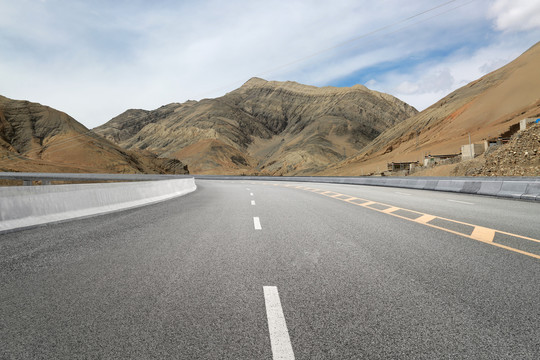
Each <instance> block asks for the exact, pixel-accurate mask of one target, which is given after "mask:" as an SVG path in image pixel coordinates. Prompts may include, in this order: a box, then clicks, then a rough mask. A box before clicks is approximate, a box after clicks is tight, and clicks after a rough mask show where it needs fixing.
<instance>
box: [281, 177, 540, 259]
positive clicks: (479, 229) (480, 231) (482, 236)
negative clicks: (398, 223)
mask: <svg viewBox="0 0 540 360" xmlns="http://www.w3.org/2000/svg"><path fill="white" fill-rule="evenodd" d="M274 185H277V184H274ZM277 186H285V187H289V188H290V186H288V185H281V184H279V185H277ZM299 189H300V188H299ZM304 190H308V191H311V192H315V193H317V194H321V195H324V196H327V197H331V198H334V199H337V200H341V201H345V202H348V203H350V204H353V205H357V206H362V207H366V208H368V209H371V210H375V211H378V212H382V213H385V214H388V215H392V216H395V217H398V218H400V219H404V220H408V221H413V222H416V223H419V224H422V225H426V226H429V227H432V228H435V229H439V230H443V231H446V232H449V233H452V234H455V235H459V236H463V237H466V238H469V239H473V240H477V241H481V242H483V243H485V244H490V245H493V246H497V247H500V248H502V249H506V250H510V251H513V252H516V253H519V254H523V255H527V256H530V257H533V258H535V259H540V255H538V254H533V253H530V252H527V251H523V250H519V249H516V248H513V247H510V246H506V245H503V244H499V243H496V242H494V241H493V239H494V238H495V234H496V233H499V234H504V235H508V236H512V237H516V238H519V239H523V240H529V241H534V242H538V243H540V240H539V239H533V238H530V237H527V236H522V235H517V234H512V233H508V232H505V231H500V230H495V229H490V228H486V227H483V226H478V225H473V224H468V223H466V222H462V221H457V220H452V219H447V218H444V217H441V216H435V215H430V214H425V213H421V212H418V211H415V210H409V209H404V208H400V207H396V206H392V205H388V204H384V203H380V202H376V201H371V200H366V199H361V198H357V197H354V196H350V195H346V194H339V193H336V192H334V191H328V190H320V189H312V188H304ZM328 193H330V194H336V195H333V196H332V195H327V194H328ZM340 196H348V198H346V199H340V198H339V197H340ZM354 200H361V201H363V203H356V202H353V201H354ZM373 204H378V205H383V206H388V208H387V209H384V210H381V209H377V208H373V207H370V206H369V205H373ZM397 210H403V211H408V212H412V213H416V214H418V215H419V217H418V218H416V219H411V218H408V217H405V216H401V215H399V214H395V213H394V212H395V211H397ZM434 219H440V220H446V221H449V222H453V223H456V224H462V225H467V226H472V227H473V228H474V230H473V232H472V233H471V234H465V233H460V232H458V231H454V230H450V229H446V228H444V227H441V226H437V225H434V224H430V223H429V222H430V221H431V220H434Z"/></svg>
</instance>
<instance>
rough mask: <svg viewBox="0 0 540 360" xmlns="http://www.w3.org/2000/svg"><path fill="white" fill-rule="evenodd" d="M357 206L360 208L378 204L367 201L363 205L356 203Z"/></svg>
mask: <svg viewBox="0 0 540 360" xmlns="http://www.w3.org/2000/svg"><path fill="white" fill-rule="evenodd" d="M354 204H355V205H360V206H369V205H373V204H377V203H376V202H375V201H366V202H364V203H362V204H357V203H354ZM373 210H377V209H373Z"/></svg>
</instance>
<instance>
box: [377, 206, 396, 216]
mask: <svg viewBox="0 0 540 360" xmlns="http://www.w3.org/2000/svg"><path fill="white" fill-rule="evenodd" d="M396 210H401V208H398V207H395V206H392V207H390V208H388V209H384V210H381V212H383V213H387V214H389V213H392V212H394V211H396Z"/></svg>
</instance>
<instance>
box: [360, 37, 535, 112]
mask: <svg viewBox="0 0 540 360" xmlns="http://www.w3.org/2000/svg"><path fill="white" fill-rule="evenodd" d="M527 47H528V44H527V43H525V44H523V43H520V42H518V41H516V40H515V39H514V38H512V39H511V40H509V41H507V42H502V43H499V44H492V45H488V46H486V47H483V48H479V49H478V50H476V51H475V52H474V53H472V54H469V53H458V54H456V55H453V56H449V57H448V58H446V59H443V60H441V61H438V62H426V63H422V64H419V65H418V66H417V67H416V68H415V69H414V70H412V71H410V72H408V73H400V72H395V71H394V72H388V73H386V74H384V75H382V76H380V77H379V78H376V79H371V80H370V81H368V82H366V84H365V85H366V86H367V87H369V88H371V89H374V90H378V91H383V92H387V93H390V94H392V95H394V96H396V97H398V98H400V99H401V100H403V101H405V102H407V103H409V104H411V105H413V106H414V107H416V108H417V109H418V110H423V109H425V108H426V107H429V106H430V105H432V104H434V103H435V102H437V101H438V100H440V99H441V98H443V97H444V96H446V95H447V94H449V93H450V92H452V91H454V90H456V89H458V88H460V87H462V86H464V85H466V84H468V83H469V82H471V81H473V80H476V79H478V78H480V77H482V76H484V75H486V74H487V73H489V72H491V71H493V70H496V69H498V68H500V67H502V66H504V65H506V64H507V63H509V62H510V61H512V60H514V59H515V58H516V57H518V56H519V55H520V54H521V53H522V52H524V51H525V50H527Z"/></svg>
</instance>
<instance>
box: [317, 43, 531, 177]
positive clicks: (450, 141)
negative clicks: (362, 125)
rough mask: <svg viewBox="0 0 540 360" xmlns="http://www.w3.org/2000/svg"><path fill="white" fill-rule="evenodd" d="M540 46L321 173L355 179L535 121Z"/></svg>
mask: <svg viewBox="0 0 540 360" xmlns="http://www.w3.org/2000/svg"><path fill="white" fill-rule="evenodd" d="M539 64H540V43H537V44H536V45H534V46H533V47H532V48H530V49H529V50H528V51H526V52H525V53H524V54H522V55H521V56H520V57H518V58H517V59H516V60H514V61H512V62H511V63H510V64H508V65H506V66H504V67H502V68H501V69H498V70H496V71H494V72H492V73H490V74H488V75H486V76H484V77H482V78H481V79H479V80H476V81H473V82H471V83H470V84H468V85H466V86H464V87H462V88H460V89H458V90H456V91H454V92H453V93H451V94H450V95H448V96H446V97H445V98H443V99H442V100H440V101H438V102H437V103H435V104H434V105H432V106H431V107H429V108H427V109H426V110H424V111H422V112H420V113H419V114H417V115H415V116H413V117H411V118H409V119H407V120H405V121H403V122H400V123H398V124H397V125H396V126H394V127H392V128H390V129H388V130H386V131H385V132H383V133H382V134H381V135H379V136H378V137H377V138H376V139H375V140H374V141H373V142H372V143H371V144H369V145H368V146H367V147H365V148H364V149H362V151H361V153H360V154H359V155H357V156H354V157H352V158H349V159H347V160H345V161H343V162H341V163H339V164H337V165H335V166H333V167H332V168H330V169H328V170H326V171H324V172H323V174H340V175H358V174H360V173H361V172H363V173H367V172H373V171H376V170H377V169H378V168H379V169H385V168H386V163H387V162H391V161H394V162H399V161H416V160H421V159H422V158H423V155H424V154H426V155H427V154H432V155H437V154H453V153H459V152H460V147H461V145H463V144H468V142H469V139H468V134H469V133H470V135H471V140H472V142H479V141H481V140H482V139H485V138H490V137H496V136H498V135H499V134H501V133H503V132H505V131H506V130H508V128H509V126H510V125H513V124H516V123H518V122H519V121H520V120H521V119H523V118H527V117H538V116H540V71H539Z"/></svg>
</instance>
